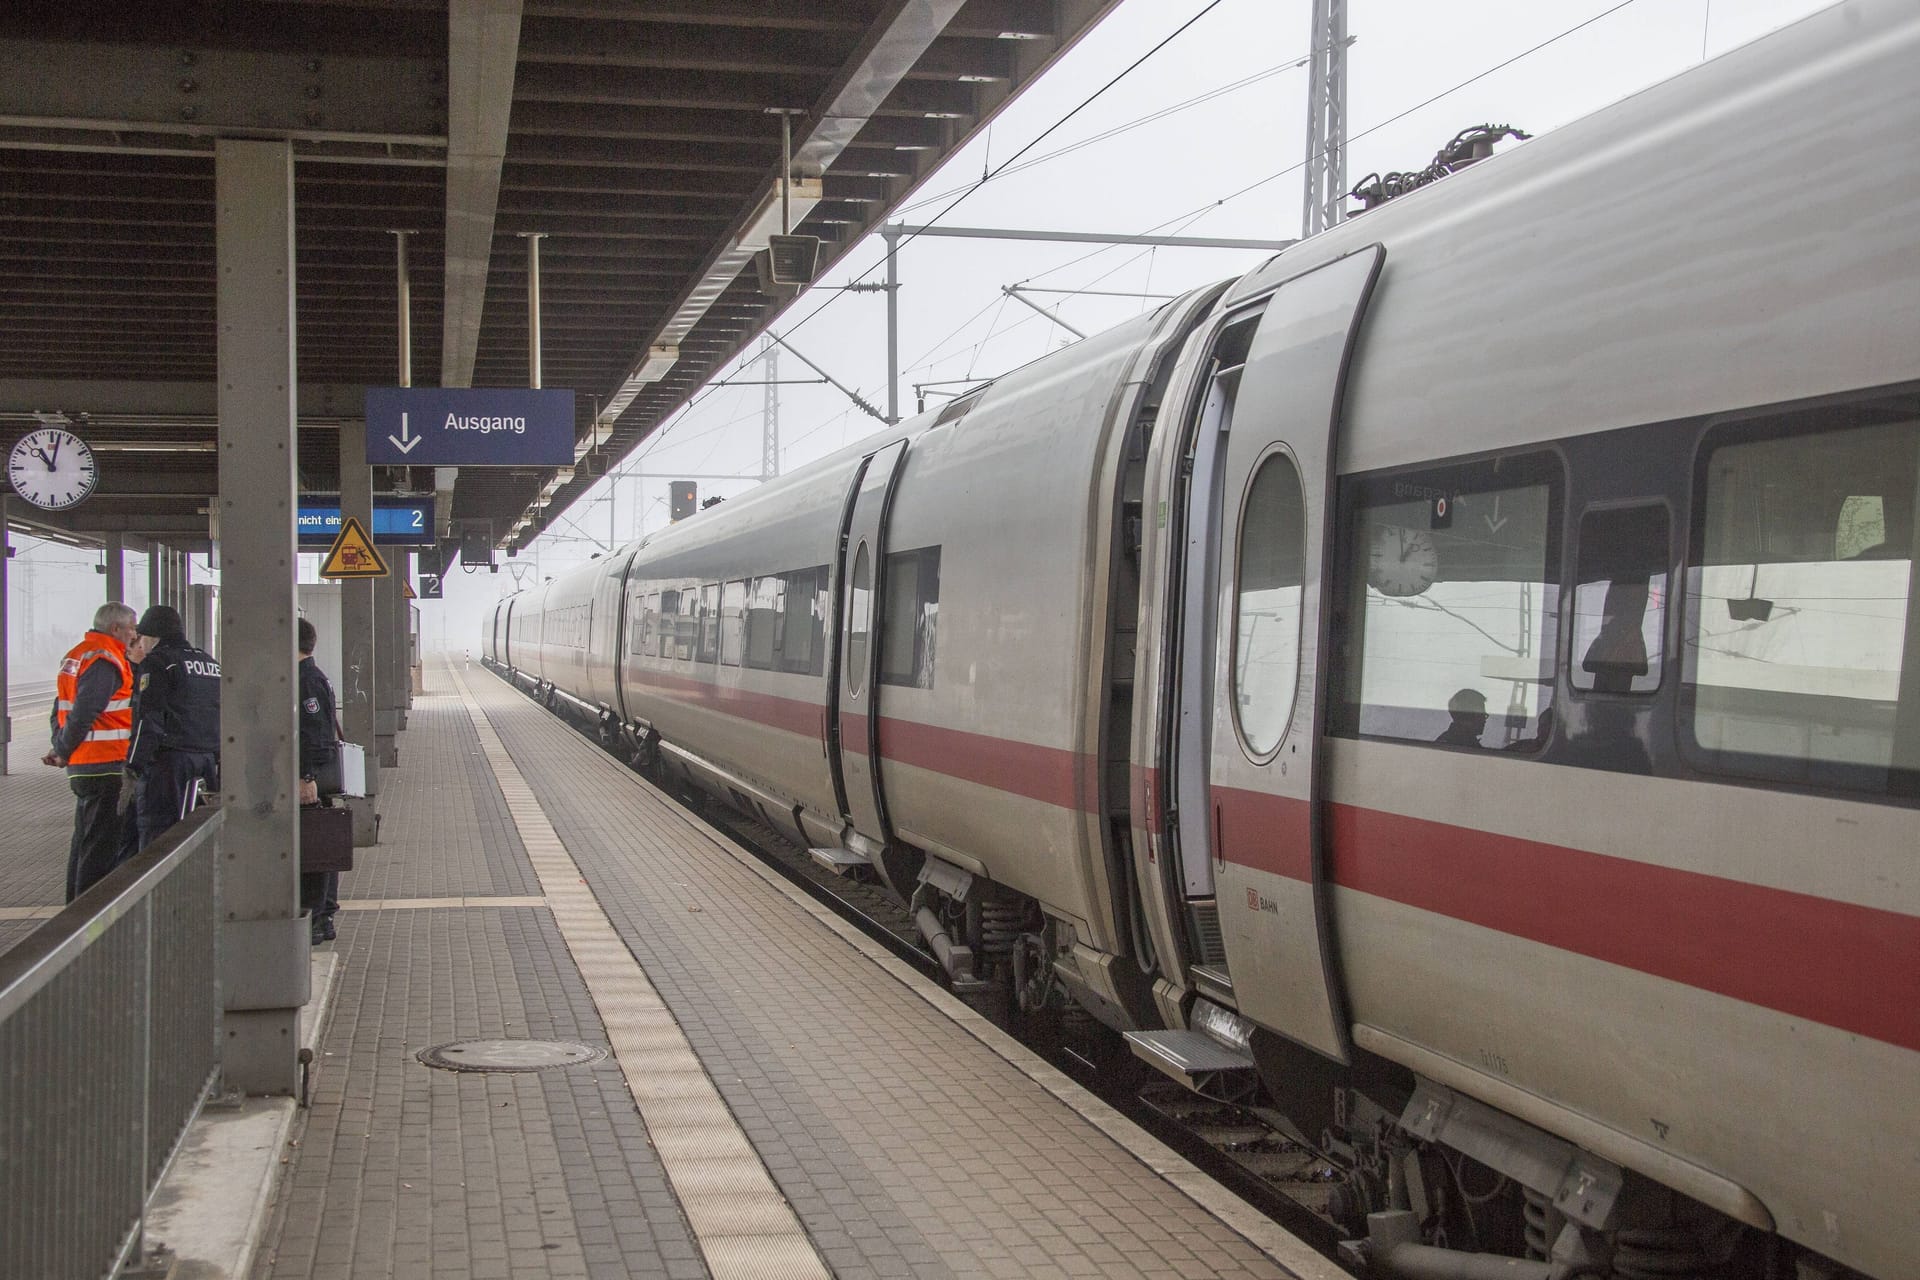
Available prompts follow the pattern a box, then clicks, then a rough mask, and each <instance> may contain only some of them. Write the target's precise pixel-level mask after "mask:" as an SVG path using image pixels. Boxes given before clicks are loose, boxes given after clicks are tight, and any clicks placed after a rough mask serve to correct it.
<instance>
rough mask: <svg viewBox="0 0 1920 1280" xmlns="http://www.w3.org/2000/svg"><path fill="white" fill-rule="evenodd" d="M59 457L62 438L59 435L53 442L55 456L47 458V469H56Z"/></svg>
mask: <svg viewBox="0 0 1920 1280" xmlns="http://www.w3.org/2000/svg"><path fill="white" fill-rule="evenodd" d="M59 458H60V440H59V438H58V437H55V438H54V442H53V457H51V458H48V459H47V470H49V471H52V470H55V469H56V464H57V462H58V460H59Z"/></svg>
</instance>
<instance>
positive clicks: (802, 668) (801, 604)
mask: <svg viewBox="0 0 1920 1280" xmlns="http://www.w3.org/2000/svg"><path fill="white" fill-rule="evenodd" d="M786 578H787V598H786V609H785V612H784V613H783V614H782V617H781V636H780V669H781V670H782V671H792V672H796V673H798V674H801V675H813V676H817V675H819V674H820V673H821V672H822V671H823V670H824V669H825V665H826V662H825V659H826V646H825V645H824V644H823V643H822V641H823V639H824V638H825V635H826V624H827V609H828V608H829V607H830V606H829V604H828V599H827V567H826V566H825V565H818V566H816V567H814V568H812V569H800V570H797V571H796V572H793V573H789V574H787V575H786Z"/></svg>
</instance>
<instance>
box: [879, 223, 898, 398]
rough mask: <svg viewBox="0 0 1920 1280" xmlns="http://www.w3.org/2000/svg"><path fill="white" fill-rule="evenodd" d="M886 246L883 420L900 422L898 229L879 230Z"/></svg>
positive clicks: (889, 224) (893, 227) (890, 226)
mask: <svg viewBox="0 0 1920 1280" xmlns="http://www.w3.org/2000/svg"><path fill="white" fill-rule="evenodd" d="M880 236H881V238H882V239H883V240H885V241H886V243H887V421H888V422H889V423H894V422H898V421H900V228H899V226H898V224H896V223H891V222H890V223H888V224H887V225H885V226H883V227H881V228H880Z"/></svg>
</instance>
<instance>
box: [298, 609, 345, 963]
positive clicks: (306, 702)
mask: <svg viewBox="0 0 1920 1280" xmlns="http://www.w3.org/2000/svg"><path fill="white" fill-rule="evenodd" d="M299 630H300V803H301V804H303V805H304V804H324V803H325V802H326V800H327V798H328V797H329V796H331V795H333V794H335V790H336V789H337V788H338V787H339V785H340V768H339V766H340V734H339V724H338V722H337V721H336V720H335V719H334V701H333V682H332V681H330V680H328V679H327V673H326V672H324V671H322V670H321V669H320V664H319V663H317V662H315V661H314V660H313V649H314V646H315V645H316V644H317V643H319V639H320V637H319V633H318V632H317V631H315V630H314V626H313V624H312V623H311V622H309V621H307V620H306V619H305V618H302V619H300V628H299ZM300 907H301V909H302V910H304V911H307V912H310V913H311V919H312V922H313V941H314V942H315V943H316V944H318V943H322V942H331V941H333V938H334V926H333V915H334V912H336V911H338V910H339V909H340V873H339V872H338V871H303V872H301V873H300Z"/></svg>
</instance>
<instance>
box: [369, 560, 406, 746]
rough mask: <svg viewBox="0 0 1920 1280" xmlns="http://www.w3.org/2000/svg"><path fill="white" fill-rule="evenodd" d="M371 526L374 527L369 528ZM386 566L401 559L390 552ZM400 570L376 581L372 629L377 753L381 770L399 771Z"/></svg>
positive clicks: (374, 583)
mask: <svg viewBox="0 0 1920 1280" xmlns="http://www.w3.org/2000/svg"><path fill="white" fill-rule="evenodd" d="M369 527H371V526H369ZM386 560H387V565H388V567H389V568H393V567H394V566H395V565H397V564H398V563H399V560H400V557H399V556H397V555H395V554H394V553H393V552H392V551H389V552H388V553H387V555H386ZM397 573H398V570H397V569H396V570H395V572H394V573H389V574H388V575H387V576H386V577H384V578H375V579H374V580H373V628H374V634H375V635H376V636H378V637H379V638H378V639H377V640H376V641H375V642H374V648H375V657H374V668H375V670H376V671H377V672H378V674H377V675H376V676H375V677H374V690H375V696H374V719H373V742H374V753H375V754H376V755H378V756H379V757H380V767H381V768H382V769H396V768H398V767H399V766H400V746H399V744H398V743H396V742H395V741H394V735H396V734H398V733H399V732H400V724H399V713H398V711H397V710H396V706H397V704H398V694H397V693H396V689H397V686H398V684H399V682H400V679H401V671H400V656H399V652H398V646H397V645H396V644H395V643H394V641H395V637H394V627H393V605H394V601H395V600H396V599H398V598H399V595H400V579H399V578H398V576H396V575H397Z"/></svg>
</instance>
